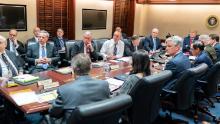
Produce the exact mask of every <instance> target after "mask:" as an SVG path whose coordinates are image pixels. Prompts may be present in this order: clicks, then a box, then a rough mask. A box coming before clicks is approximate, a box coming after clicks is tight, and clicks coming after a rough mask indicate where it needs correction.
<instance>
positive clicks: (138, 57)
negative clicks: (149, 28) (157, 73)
mask: <svg viewBox="0 0 220 124" xmlns="http://www.w3.org/2000/svg"><path fill="white" fill-rule="evenodd" d="M150 74H151V72H150V59H149V56H148V52H147V51H145V50H143V49H140V50H137V51H135V52H134V53H133V54H132V70H131V72H130V75H129V76H128V78H127V79H126V80H125V82H124V83H123V85H122V87H121V88H120V89H119V91H118V92H117V93H119V94H128V93H129V92H130V91H131V89H132V87H133V86H134V85H135V84H136V83H137V82H138V81H139V79H141V78H143V77H145V76H148V75H150Z"/></svg>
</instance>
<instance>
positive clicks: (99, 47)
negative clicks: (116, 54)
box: [93, 39, 108, 52]
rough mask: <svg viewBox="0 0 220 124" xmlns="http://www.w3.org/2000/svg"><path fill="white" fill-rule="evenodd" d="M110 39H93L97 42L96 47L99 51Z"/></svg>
mask: <svg viewBox="0 0 220 124" xmlns="http://www.w3.org/2000/svg"><path fill="white" fill-rule="evenodd" d="M107 40H108V39H94V40H93V41H94V42H95V44H96V47H97V48H96V49H97V51H98V52H100V50H101V48H102V45H103V44H104V42H105V41H107Z"/></svg>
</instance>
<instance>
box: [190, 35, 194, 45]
mask: <svg viewBox="0 0 220 124" xmlns="http://www.w3.org/2000/svg"><path fill="white" fill-rule="evenodd" d="M193 39H194V38H193V37H190V39H189V43H190V44H189V45H190V46H191V44H192V43H193Z"/></svg>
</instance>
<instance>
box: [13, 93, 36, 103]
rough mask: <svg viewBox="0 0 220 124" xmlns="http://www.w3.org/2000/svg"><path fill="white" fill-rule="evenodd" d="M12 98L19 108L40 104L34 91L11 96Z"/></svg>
mask: <svg viewBox="0 0 220 124" xmlns="http://www.w3.org/2000/svg"><path fill="white" fill-rule="evenodd" d="M10 96H11V97H12V99H13V100H14V101H15V103H16V104H17V105H18V106H22V105H26V104H29V103H34V102H38V98H37V95H36V93H35V92H34V91H28V92H19V93H15V94H11V95H10Z"/></svg>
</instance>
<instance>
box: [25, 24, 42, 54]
mask: <svg viewBox="0 0 220 124" xmlns="http://www.w3.org/2000/svg"><path fill="white" fill-rule="evenodd" d="M39 32H40V28H39V27H35V28H34V29H33V34H34V37H32V38H30V39H28V40H27V41H26V43H25V48H26V52H27V49H28V44H29V43H38V34H39Z"/></svg>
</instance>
